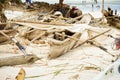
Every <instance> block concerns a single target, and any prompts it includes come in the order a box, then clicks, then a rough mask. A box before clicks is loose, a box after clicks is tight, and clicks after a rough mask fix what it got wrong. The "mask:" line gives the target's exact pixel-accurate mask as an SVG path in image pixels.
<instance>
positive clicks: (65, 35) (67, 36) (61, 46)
mask: <svg viewBox="0 0 120 80" xmlns="http://www.w3.org/2000/svg"><path fill="white" fill-rule="evenodd" d="M80 36H81V33H80V32H71V31H69V30H64V31H61V32H59V33H58V32H57V33H56V32H55V33H54V36H53V38H48V43H49V45H50V52H49V54H48V59H53V58H56V57H58V56H60V55H62V54H65V53H66V52H68V51H69V50H71V49H72V48H73V47H74V46H75V45H76V44H77V42H78V40H75V39H79V38H80Z"/></svg>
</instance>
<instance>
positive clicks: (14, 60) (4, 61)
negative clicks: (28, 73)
mask: <svg viewBox="0 0 120 80" xmlns="http://www.w3.org/2000/svg"><path fill="white" fill-rule="evenodd" d="M37 60H39V58H38V57H37V56H36V55H34V54H27V55H18V56H10V57H2V58H0V67H1V66H13V65H20V64H27V63H33V62H35V61H37Z"/></svg>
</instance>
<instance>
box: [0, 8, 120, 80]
mask: <svg viewBox="0 0 120 80" xmlns="http://www.w3.org/2000/svg"><path fill="white" fill-rule="evenodd" d="M4 13H5V16H6V17H7V19H8V23H9V24H10V25H11V23H15V24H17V25H15V26H13V29H14V30H17V31H18V33H17V34H16V35H15V38H16V39H17V40H18V41H19V42H20V43H21V44H22V45H23V46H24V47H25V51H26V53H27V54H35V55H36V56H37V57H39V60H37V61H35V62H34V63H28V64H20V65H13V66H1V67H0V80H17V79H16V76H18V74H19V72H20V69H23V70H24V71H25V74H24V75H25V78H24V79H23V80H120V77H119V76H120V72H119V70H118V68H119V66H120V61H119V60H118V61H117V62H115V63H114V61H115V60H116V58H117V56H118V55H119V50H115V49H113V43H114V41H115V39H113V38H111V37H109V36H108V35H112V36H114V37H116V38H117V37H119V36H120V29H118V28H116V27H114V26H110V25H109V24H108V23H107V20H106V19H104V20H103V14H102V13H101V11H91V12H90V11H83V14H84V15H86V14H87V15H88V16H87V17H86V16H85V18H84V19H81V20H82V21H77V22H76V23H71V24H68V23H66V22H65V20H64V19H66V18H63V17H62V18H61V17H57V18H54V15H52V18H51V16H50V18H49V19H50V20H51V22H48V23H47V22H42V20H38V18H39V16H40V12H39V11H37V10H35V11H27V9H25V10H21V11H18V10H13V9H12V10H7V9H6V10H5V11H4ZM89 14H90V15H91V16H92V17H94V19H93V20H92V17H91V16H90V15H89ZM44 16H45V18H46V16H47V18H48V17H49V15H44ZM40 18H41V17H40ZM45 18H43V19H45ZM82 18H83V17H82ZM104 18H105V17H104ZM66 20H68V21H70V20H71V18H70V19H66ZM73 20H74V19H73ZM103 21H104V22H103ZM63 29H67V30H70V31H72V32H75V33H76V32H80V33H81V37H79V38H78V39H79V41H78V42H77V43H76V44H80V43H82V42H84V41H86V40H87V39H90V38H91V37H94V36H96V35H98V34H100V33H102V32H105V31H107V30H109V31H108V32H106V33H105V34H103V35H100V36H99V37H96V38H94V39H92V40H91V41H93V42H95V43H96V44H97V45H99V46H103V47H104V48H105V49H107V51H105V50H103V49H101V48H99V46H95V45H92V44H90V43H88V42H86V43H84V44H83V45H79V46H77V47H74V48H72V49H71V50H69V51H68V52H67V53H65V54H63V55H61V56H59V57H57V58H55V59H51V60H49V59H48V58H47V56H48V54H49V52H50V50H51V47H50V45H49V42H48V41H47V40H48V39H47V38H50V37H51V35H50V36H48V37H47V38H45V36H46V35H48V33H49V34H51V33H52V32H54V31H57V30H58V31H59V30H63ZM32 30H33V32H32ZM37 30H38V31H37ZM34 31H36V32H34ZM42 31H43V32H42ZM44 31H45V32H47V34H46V35H45V36H43V37H41V38H37V39H36V41H33V42H32V40H34V39H35V38H33V36H38V35H39V34H40V32H41V33H44ZM30 32H32V33H30ZM31 34H32V35H31ZM38 37H39V36H38ZM63 47H64V46H63ZM18 55H24V54H23V53H22V52H21V51H20V50H19V49H18V47H17V46H16V45H15V43H13V42H9V41H8V42H6V43H4V42H3V43H1V45H0V59H2V58H7V57H11V56H18ZM112 55H114V56H112ZM0 64H2V63H0ZM109 67H110V69H112V72H110V71H109V70H108V74H107V75H104V73H105V70H106V69H109ZM111 67H112V68H111ZM101 76H102V77H101ZM97 78H99V79H97ZM21 80H22V79H21Z"/></svg>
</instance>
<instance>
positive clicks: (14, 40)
mask: <svg viewBox="0 0 120 80" xmlns="http://www.w3.org/2000/svg"><path fill="white" fill-rule="evenodd" d="M0 33H1V34H2V35H4V36H5V37H6V38H8V39H9V40H12V41H13V42H14V43H15V44H16V46H17V47H18V49H19V50H20V51H22V52H23V53H24V55H26V54H27V53H26V52H25V48H24V47H23V46H22V45H21V44H20V43H19V42H18V41H17V40H16V39H15V38H14V37H10V36H8V35H7V34H5V33H4V32H3V31H0Z"/></svg>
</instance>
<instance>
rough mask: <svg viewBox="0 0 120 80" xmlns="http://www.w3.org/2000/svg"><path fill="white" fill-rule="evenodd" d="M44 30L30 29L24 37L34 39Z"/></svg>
mask: <svg viewBox="0 0 120 80" xmlns="http://www.w3.org/2000/svg"><path fill="white" fill-rule="evenodd" d="M45 32H46V31H43V30H39V29H38V30H37V29H35V30H31V31H29V32H27V33H26V34H25V35H24V37H25V38H27V39H29V40H30V41H34V39H35V38H37V37H39V36H38V35H42V34H43V33H45Z"/></svg>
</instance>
